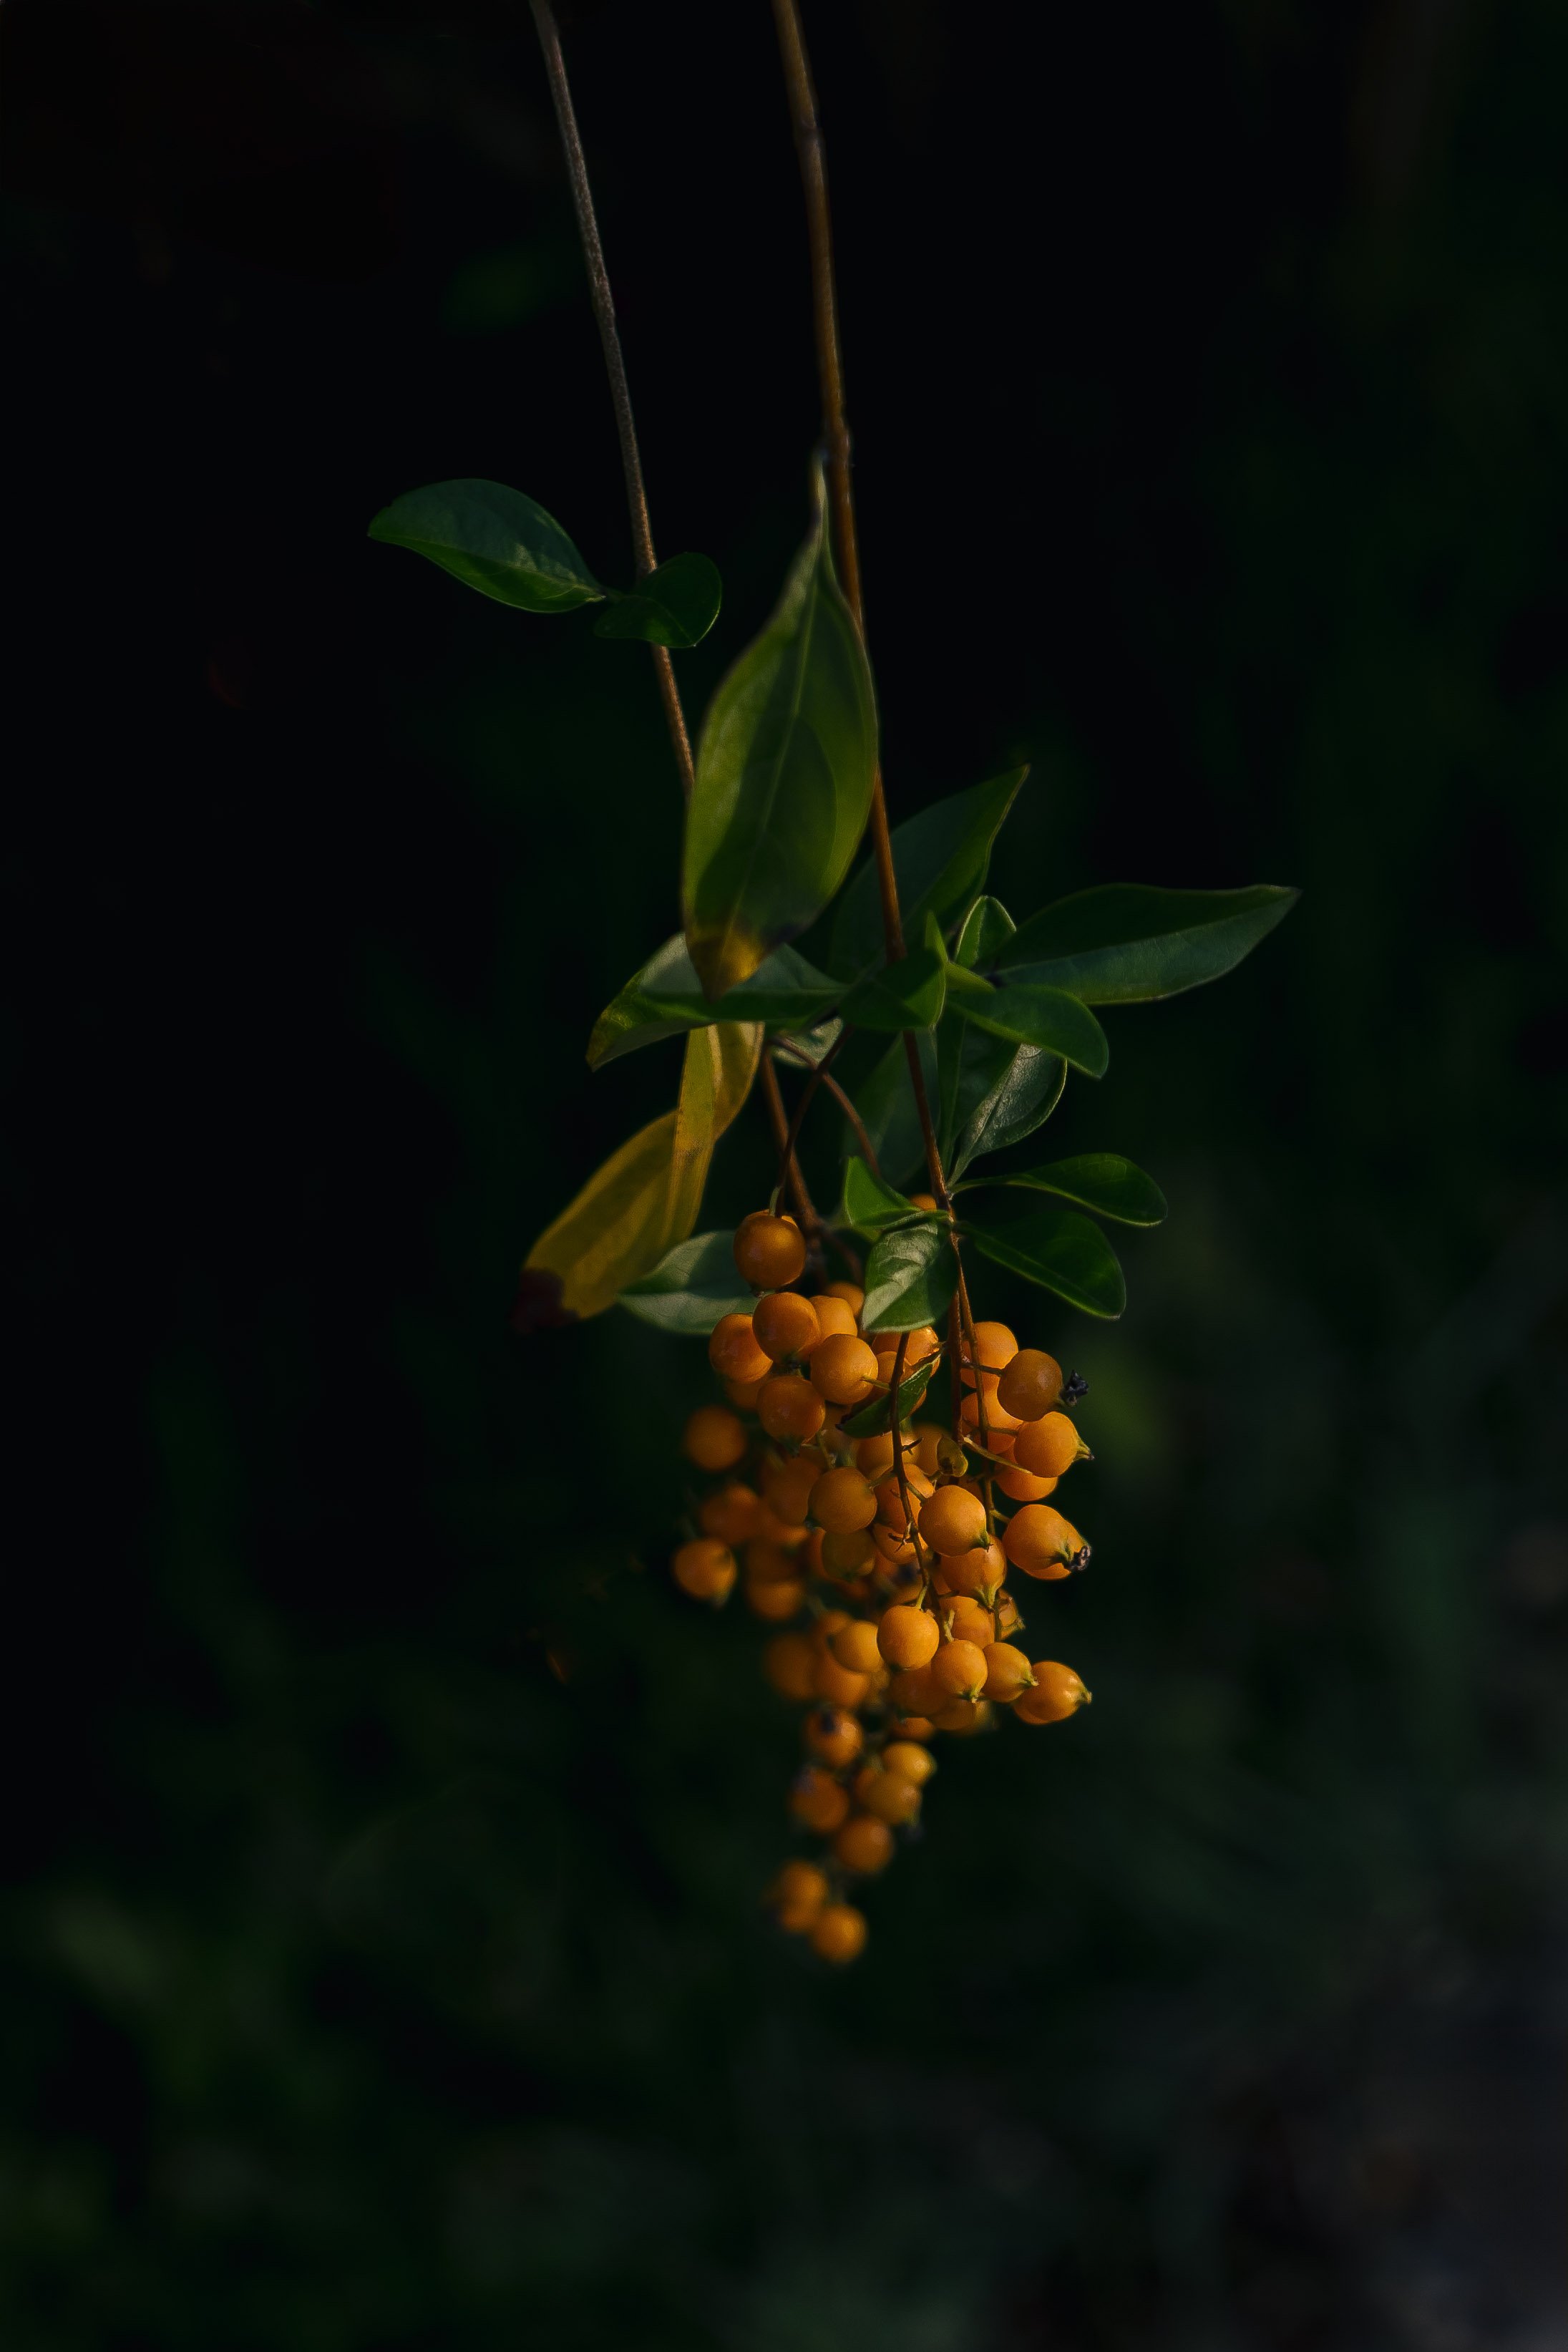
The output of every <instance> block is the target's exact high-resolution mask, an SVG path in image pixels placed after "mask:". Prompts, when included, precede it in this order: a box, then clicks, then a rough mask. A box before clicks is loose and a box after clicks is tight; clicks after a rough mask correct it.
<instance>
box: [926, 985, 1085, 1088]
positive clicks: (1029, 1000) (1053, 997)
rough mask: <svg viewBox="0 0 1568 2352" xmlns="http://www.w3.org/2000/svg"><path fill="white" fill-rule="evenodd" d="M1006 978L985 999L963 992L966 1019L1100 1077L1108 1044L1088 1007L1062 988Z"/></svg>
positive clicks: (996, 1034)
mask: <svg viewBox="0 0 1568 2352" xmlns="http://www.w3.org/2000/svg"><path fill="white" fill-rule="evenodd" d="M1007 980H1008V985H1007V986H1006V987H1003V988H998V989H996V990H994V991H993V992H992V993H991V994H990V995H989V996H988V997H978V996H977V997H971V996H970V995H969V994H968V993H967V992H966V993H965V996H964V999H963V1004H964V1012H965V1014H966V1017H967V1019H968V1020H970V1021H973V1022H974V1023H975V1024H976V1025H977V1027H978V1028H981V1029H988V1030H989V1031H990V1033H991V1034H992V1035H993V1036H995V1037H1010V1038H1012V1039H1013V1040H1014V1042H1015V1044H1017V1045H1043V1046H1044V1047H1045V1049H1046V1051H1047V1052H1048V1053H1051V1054H1060V1055H1061V1058H1062V1060H1063V1061H1064V1062H1071V1064H1072V1066H1073V1068H1074V1069H1075V1070H1082V1071H1083V1073H1084V1074H1085V1076H1088V1077H1091V1078H1102V1077H1103V1076H1104V1075H1105V1068H1106V1065H1107V1064H1108V1063H1109V1061H1110V1058H1111V1048H1110V1046H1109V1045H1107V1043H1106V1041H1105V1032H1104V1031H1103V1029H1102V1028H1101V1026H1100V1024H1099V1023H1098V1021H1096V1020H1095V1018H1094V1015H1093V1014H1092V1013H1091V1012H1090V1010H1089V1008H1088V1006H1087V1005H1086V1004H1084V1003H1082V1002H1081V1001H1080V999H1079V998H1078V997H1076V996H1070V995H1069V994H1068V993H1067V991H1066V990H1065V989H1062V988H1046V987H1042V986H1041V985H1040V983H1039V982H1035V981H1022V980H1020V981H1018V982H1016V983H1015V982H1014V980H1013V975H1012V974H1011V973H1009V974H1008V975H1007Z"/></svg>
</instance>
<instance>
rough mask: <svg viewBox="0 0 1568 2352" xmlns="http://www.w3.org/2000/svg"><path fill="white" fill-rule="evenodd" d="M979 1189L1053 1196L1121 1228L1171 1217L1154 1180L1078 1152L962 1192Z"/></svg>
mask: <svg viewBox="0 0 1568 2352" xmlns="http://www.w3.org/2000/svg"><path fill="white" fill-rule="evenodd" d="M982 1184H994V1185H1006V1186H1008V1187H1009V1189H1011V1190H1014V1191H1019V1192H1054V1193H1056V1194H1057V1196H1058V1197H1059V1198H1060V1199H1061V1200H1063V1201H1076V1202H1077V1203H1078V1205H1079V1207H1080V1208H1081V1209H1092V1210H1093V1211H1094V1213H1095V1214H1096V1216H1101V1217H1113V1218H1114V1219H1115V1220H1116V1223H1118V1224H1123V1225H1157V1224H1161V1223H1164V1221H1165V1219H1166V1216H1168V1214H1169V1213H1170V1212H1169V1207H1168V1204H1167V1203H1166V1196H1165V1194H1164V1193H1163V1192H1161V1190H1160V1188H1159V1186H1158V1185H1157V1184H1156V1183H1155V1180H1154V1178H1153V1177H1152V1176H1145V1173H1144V1171H1143V1170H1142V1169H1141V1168H1135V1167H1134V1165H1133V1162H1132V1161H1131V1160H1124V1159H1123V1158H1122V1157H1121V1155H1120V1153H1118V1152H1115V1151H1085V1152H1081V1153H1080V1154H1079V1155H1078V1157H1077V1158H1076V1159H1072V1160H1049V1161H1048V1162H1047V1163H1046V1165H1045V1166H1044V1167H1043V1168H1029V1169H1025V1170H1023V1171H1020V1172H1019V1174H1018V1175H1016V1176H977V1177H974V1178H972V1179H971V1181H969V1182H968V1183H967V1184H965V1185H964V1186H962V1188H961V1189H962V1190H963V1191H964V1192H973V1191H975V1190H976V1188H977V1186H979V1185H982Z"/></svg>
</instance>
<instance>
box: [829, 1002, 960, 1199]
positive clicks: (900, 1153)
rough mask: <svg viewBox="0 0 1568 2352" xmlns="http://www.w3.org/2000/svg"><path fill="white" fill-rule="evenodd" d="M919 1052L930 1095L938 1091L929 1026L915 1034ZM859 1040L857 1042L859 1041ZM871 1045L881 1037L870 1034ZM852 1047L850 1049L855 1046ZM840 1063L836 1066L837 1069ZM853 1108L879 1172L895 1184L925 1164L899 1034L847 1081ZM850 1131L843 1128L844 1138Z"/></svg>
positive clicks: (922, 1134) (932, 1039)
mask: <svg viewBox="0 0 1568 2352" xmlns="http://www.w3.org/2000/svg"><path fill="white" fill-rule="evenodd" d="M913 1034H914V1036H915V1045H916V1047H917V1049H918V1051H919V1055H920V1066H921V1069H922V1071H923V1073H924V1075H925V1087H926V1092H927V1094H928V1095H935V1093H936V1038H935V1037H934V1035H933V1034H932V1032H931V1031H930V1030H929V1029H921V1030H916V1031H915V1032H914V1033H913ZM859 1042H860V1041H859V1040H858V1039H857V1040H856V1041H855V1043H856V1044H858V1043H859ZM867 1043H868V1044H870V1045H875V1044H877V1043H880V1040H877V1039H875V1038H868V1039H867ZM850 1050H851V1051H852V1050H853V1047H851V1048H850ZM842 1067H843V1065H842V1063H841V1064H840V1065H839V1068H840V1070H842ZM845 1084H846V1086H848V1087H849V1092H850V1094H851V1096H852V1099H853V1102H854V1106H855V1108H856V1109H857V1110H858V1111H859V1113H860V1115H861V1118H862V1119H863V1120H864V1122H865V1129H866V1133H867V1134H868V1135H869V1136H870V1138H871V1141H872V1149H873V1151H874V1152H875V1153H876V1156H877V1160H878V1163H879V1164H880V1166H881V1168H882V1171H883V1174H884V1175H885V1176H886V1177H887V1178H888V1179H889V1181H891V1182H893V1183H895V1184H897V1183H903V1182H904V1181H905V1180H906V1179H907V1178H909V1177H911V1176H913V1175H914V1174H915V1171H916V1170H918V1169H920V1168H922V1167H924V1165H925V1135H924V1133H923V1132H922V1129H921V1125H920V1113H919V1111H918V1109H917V1108H916V1107H915V1089H914V1087H912V1086H911V1085H910V1083H909V1057H908V1053H907V1050H906V1048H905V1045H904V1039H903V1038H902V1037H900V1038H898V1039H897V1040H895V1042H894V1044H893V1045H890V1046H889V1047H888V1049H887V1051H886V1053H885V1054H883V1056H882V1058H881V1060H880V1061H878V1062H877V1063H875V1064H874V1065H873V1068H872V1069H871V1071H870V1072H869V1073H868V1075H867V1076H865V1077H863V1078H862V1079H861V1080H860V1081H859V1083H858V1084H851V1083H850V1081H849V1080H848V1079H846V1080H845ZM849 1133H850V1129H848V1127H847V1125H846V1128H845V1136H846V1139H847V1138H848V1135H849Z"/></svg>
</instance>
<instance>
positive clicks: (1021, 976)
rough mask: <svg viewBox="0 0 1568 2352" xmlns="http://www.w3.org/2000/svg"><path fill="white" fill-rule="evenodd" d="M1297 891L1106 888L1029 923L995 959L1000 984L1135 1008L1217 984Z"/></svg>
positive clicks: (1264, 886)
mask: <svg viewBox="0 0 1568 2352" xmlns="http://www.w3.org/2000/svg"><path fill="white" fill-rule="evenodd" d="M1300 896H1301V893H1300V891H1298V890H1287V889H1283V888H1280V887H1276V886H1275V885H1273V884H1272V883H1259V884H1258V885H1256V886H1255V887H1253V888H1251V889H1249V890H1155V889H1152V888H1148V887H1145V885H1144V884H1142V883H1131V882H1116V883H1108V884H1106V885H1105V886H1104V887H1103V888H1101V889H1098V890H1081V891H1079V892H1078V893H1077V895H1076V896H1075V897H1073V898H1059V899H1058V900H1057V902H1056V904H1055V906H1054V907H1047V908H1045V909H1044V911H1043V912H1042V913H1040V914H1038V915H1031V916H1030V919H1029V921H1028V922H1027V923H1025V924H1024V926H1023V928H1022V929H1021V930H1019V931H1015V932H1014V934H1013V936H1012V938H1011V939H1010V940H1009V941H1008V944H1007V946H1006V947H1005V948H1004V949H1003V950H1002V952H1001V955H1000V957H999V958H998V962H999V963H1000V964H1001V965H1003V966H1005V968H1006V972H1007V977H1008V978H1009V979H1017V980H1020V981H1037V982H1044V983H1045V984H1046V985H1048V986H1049V987H1051V988H1065V989H1067V990H1068V991H1069V992H1071V994H1072V995H1074V996H1076V997H1080V998H1082V1002H1083V1003H1085V1004H1140V1003H1148V1002H1150V1000H1152V999H1153V998H1155V997H1159V996H1176V995H1179V994H1180V992H1182V990H1183V989H1186V988H1197V987H1200V986H1201V985H1202V983H1203V982H1205V981H1209V980H1218V979H1219V978H1220V977H1221V976H1222V974H1224V973H1225V972H1228V971H1230V970H1231V969H1232V967H1233V966H1234V965H1236V964H1239V962H1240V961H1241V959H1242V957H1243V956H1244V955H1247V954H1248V953H1249V951H1250V950H1252V949H1253V948H1255V947H1256V946H1257V944H1258V942H1259V940H1261V939H1264V938H1266V937H1267V935H1268V934H1269V932H1270V931H1271V930H1272V929H1273V928H1274V926H1275V924H1276V923H1278V922H1281V921H1282V920H1283V919H1284V917H1285V916H1286V915H1288V914H1289V913H1290V911H1291V908H1292V907H1293V906H1294V905H1295V903H1296V900H1297V899H1298V898H1299V897H1300Z"/></svg>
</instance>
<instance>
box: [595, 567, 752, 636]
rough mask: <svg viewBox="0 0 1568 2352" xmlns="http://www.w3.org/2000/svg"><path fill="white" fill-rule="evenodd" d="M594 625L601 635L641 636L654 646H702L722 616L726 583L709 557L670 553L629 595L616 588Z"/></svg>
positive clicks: (610, 594) (596, 634) (611, 591)
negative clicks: (721, 608) (623, 594)
mask: <svg viewBox="0 0 1568 2352" xmlns="http://www.w3.org/2000/svg"><path fill="white" fill-rule="evenodd" d="M606 593H608V595H609V597H610V600H611V601H610V603H609V604H608V605H607V606H606V607H605V610H604V611H603V612H602V613H601V614H600V615H599V617H598V619H597V620H596V621H595V622H594V624H593V634H594V635H595V636H597V637H641V638H643V640H644V641H645V642H646V643H647V644H649V645H652V646H677V647H683V646H695V645H700V644H701V643H702V640H703V639H704V637H706V635H707V633H708V631H709V630H710V629H711V628H712V626H713V625H714V623H715V622H716V620H717V618H718V608H719V605H720V604H722V603H723V601H724V584H723V583H722V582H721V580H720V579H719V576H718V566H717V564H716V563H710V562H709V561H708V559H707V557H706V555H672V556H671V558H670V560H669V562H668V563H661V564H660V566H659V568H658V570H657V571H656V572H649V574H648V576H647V578H646V579H645V580H640V581H639V582H638V583H637V585H636V587H635V588H634V589H632V593H631V594H630V595H626V596H622V595H621V594H620V593H618V591H617V590H615V589H613V588H612V589H610V590H608V591H607V592H606Z"/></svg>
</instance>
